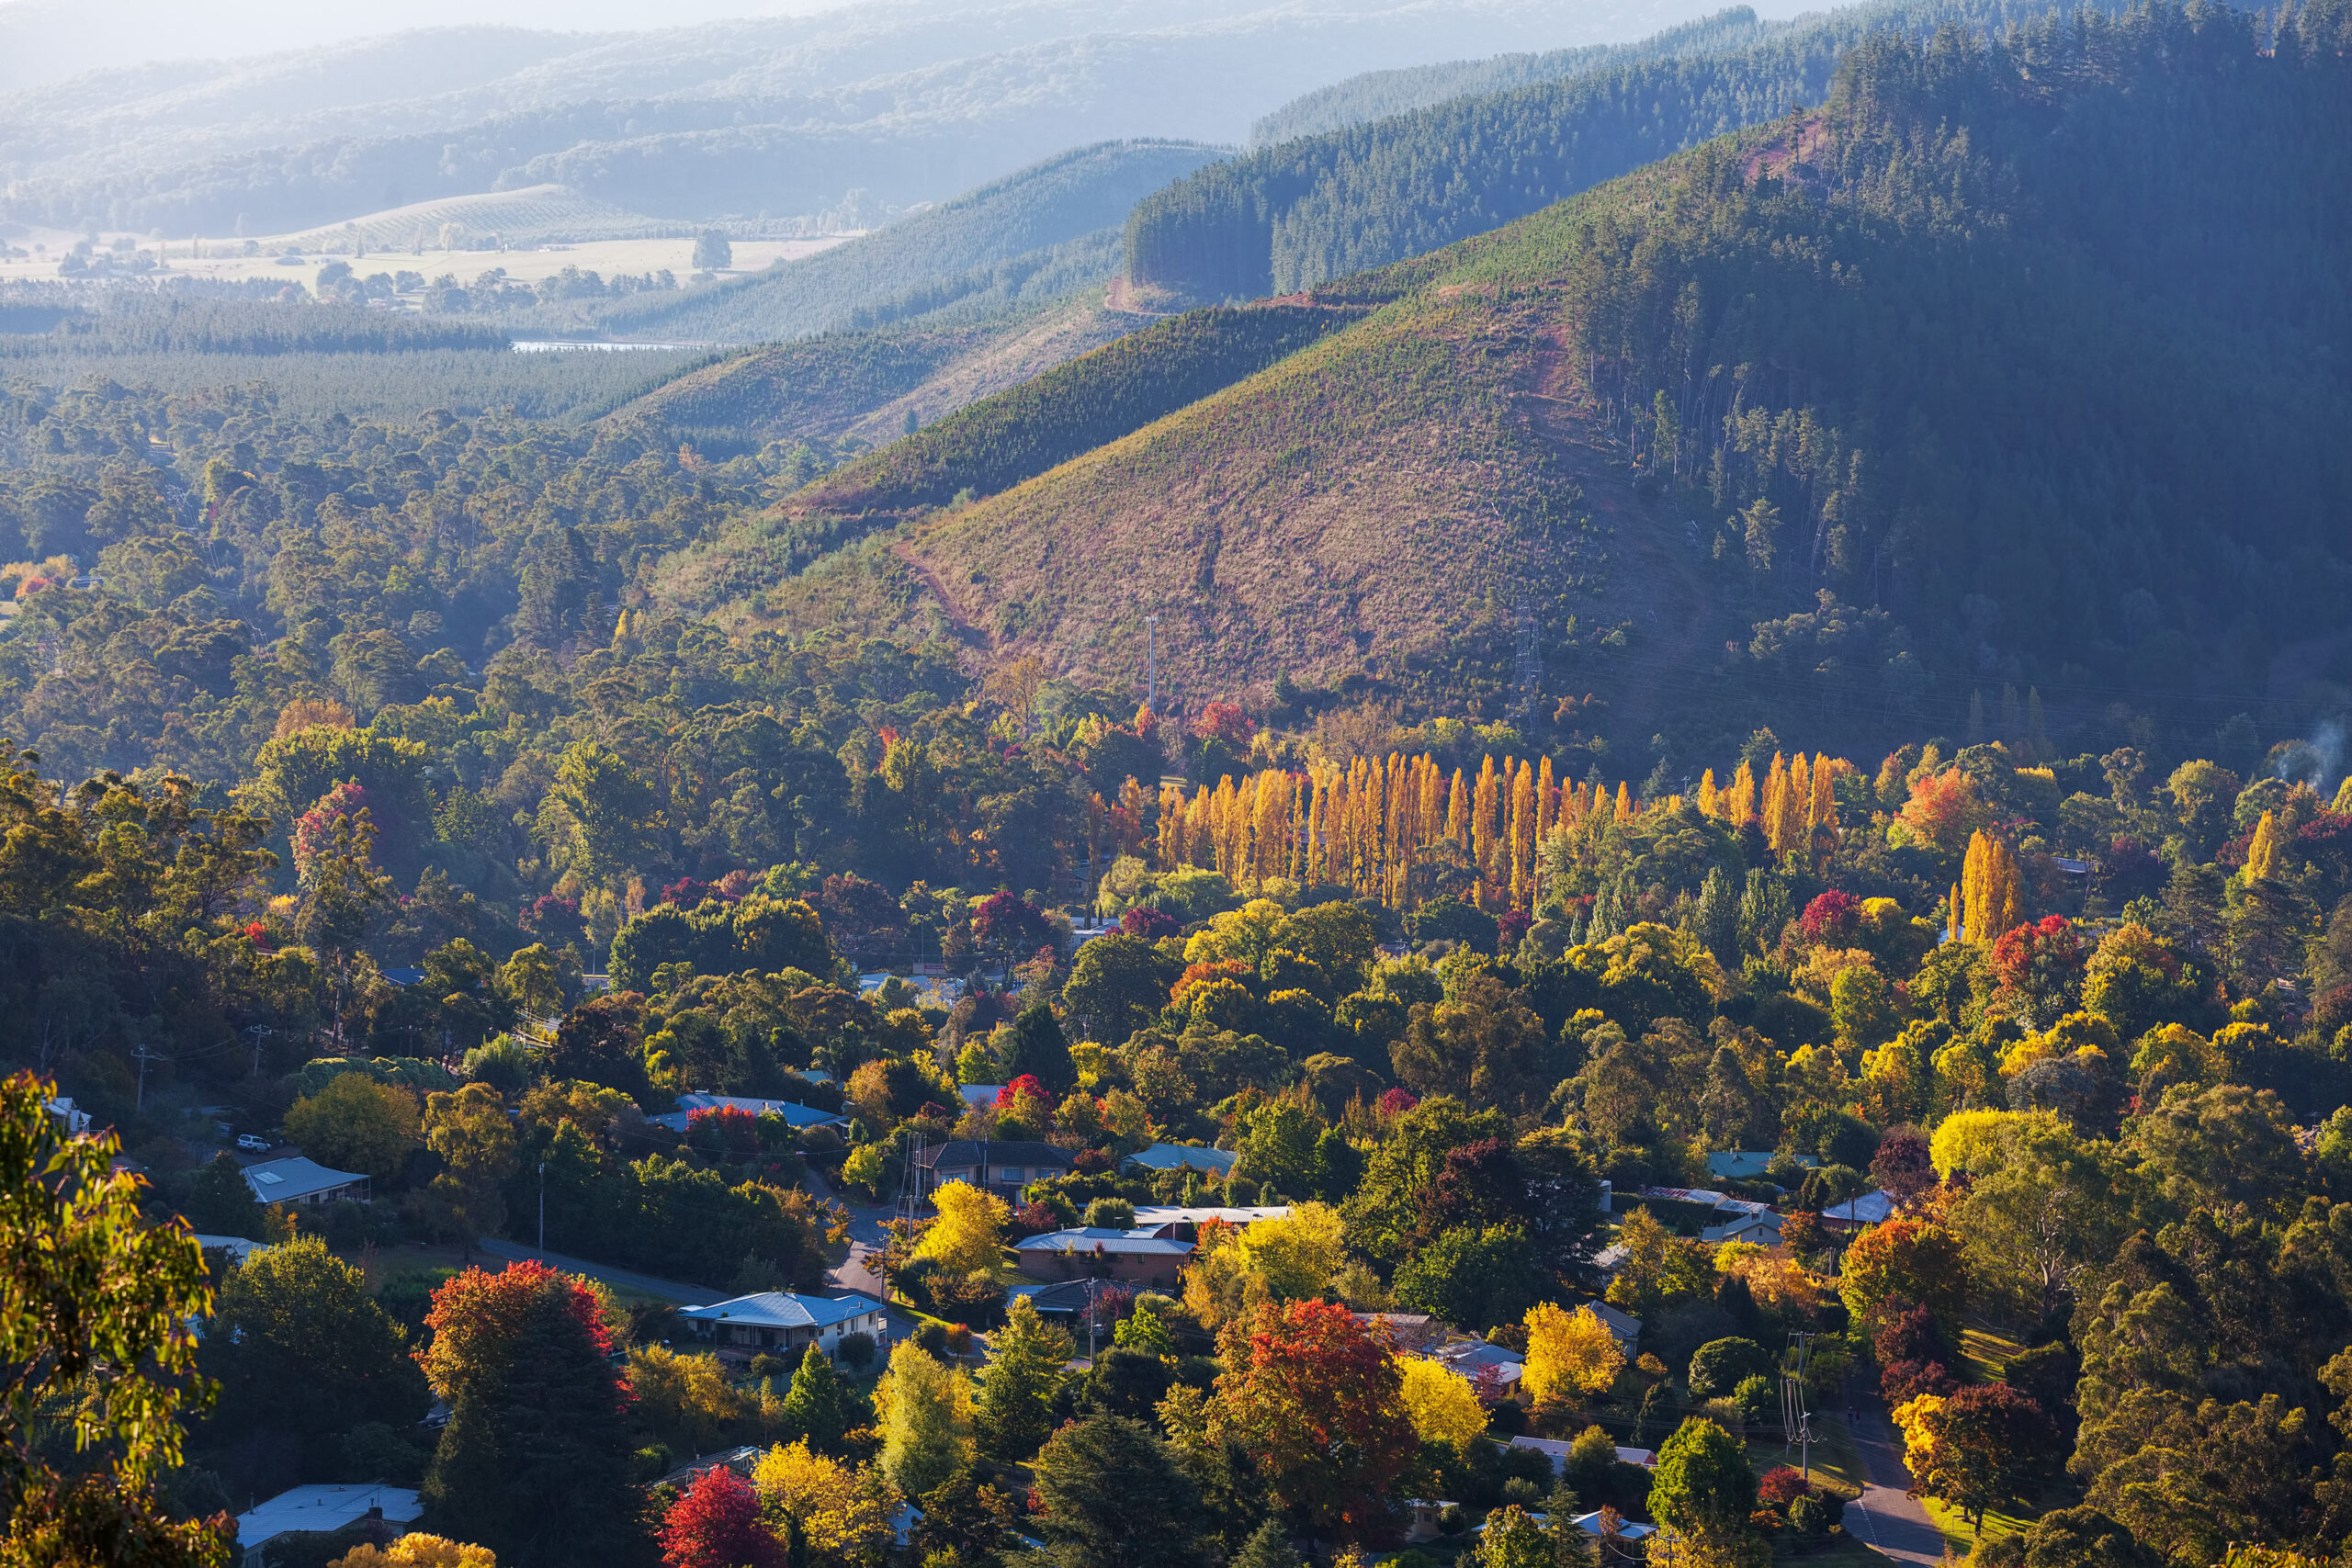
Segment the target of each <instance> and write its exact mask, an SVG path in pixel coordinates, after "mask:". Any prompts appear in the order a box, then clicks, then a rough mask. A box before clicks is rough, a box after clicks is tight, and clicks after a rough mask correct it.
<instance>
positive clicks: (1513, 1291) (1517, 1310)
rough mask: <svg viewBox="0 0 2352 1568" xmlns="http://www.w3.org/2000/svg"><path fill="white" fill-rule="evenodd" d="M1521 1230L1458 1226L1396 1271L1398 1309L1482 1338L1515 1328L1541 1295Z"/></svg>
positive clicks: (1540, 1287)
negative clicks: (1490, 1332) (1502, 1325)
mask: <svg viewBox="0 0 2352 1568" xmlns="http://www.w3.org/2000/svg"><path fill="white" fill-rule="evenodd" d="M1530 1252H1531V1249H1530V1247H1529V1244H1528V1239H1527V1232H1526V1231H1525V1230H1524V1229H1522V1228H1521V1227H1520V1226H1518V1225H1456V1226H1454V1227H1453V1229H1451V1230H1448V1231H1444V1232H1442V1233H1441V1234H1440V1235H1438V1236H1437V1238H1436V1239H1435V1240H1433V1241H1431V1242H1430V1244H1429V1245H1428V1246H1427V1247H1423V1248H1421V1250H1420V1251H1419V1252H1418V1253H1416V1254H1414V1255H1413V1256H1412V1257H1411V1258H1408V1259H1407V1260H1406V1261H1405V1263H1404V1264H1403V1265H1402V1266H1401V1267H1399V1268H1398V1269H1397V1280H1396V1295H1397V1305H1398V1306H1400V1307H1403V1308H1405V1309H1406V1310H1407V1311H1408V1312H1425V1313H1428V1314H1430V1315H1431V1316H1434V1317H1440V1318H1442V1319H1444V1320H1445V1321H1446V1322H1448V1323H1452V1324H1456V1325H1460V1326H1461V1327H1464V1328H1468V1329H1472V1330H1475V1331H1476V1332H1480V1333H1483V1332H1485V1331H1486V1330H1487V1329H1489V1328H1492V1327H1493V1326H1495V1325H1497V1324H1498V1323H1514V1322H1516V1321H1518V1319H1519V1318H1520V1317H1521V1315H1522V1314H1525V1313H1526V1311H1527V1309H1528V1308H1529V1307H1531V1306H1532V1305H1534V1304H1535V1298H1536V1296H1537V1295H1538V1294H1539V1293H1540V1292H1542V1290H1543V1281H1542V1280H1540V1279H1538V1278H1537V1276H1536V1273H1535V1269H1534V1266H1533V1263H1532V1258H1531V1256H1530Z"/></svg>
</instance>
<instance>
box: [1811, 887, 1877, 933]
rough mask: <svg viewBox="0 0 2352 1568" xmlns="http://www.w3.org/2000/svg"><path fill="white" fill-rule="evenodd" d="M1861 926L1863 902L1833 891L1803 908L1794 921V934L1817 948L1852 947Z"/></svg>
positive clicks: (1820, 895)
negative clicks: (1795, 927) (1795, 930)
mask: <svg viewBox="0 0 2352 1568" xmlns="http://www.w3.org/2000/svg"><path fill="white" fill-rule="evenodd" d="M1861 924H1862V901H1861V900H1860V898H1857V897H1854V896H1853V895H1852V894H1851V893H1840V892H1839V891H1838V889H1836V888H1835V887H1833V888H1831V889H1830V890H1829V891H1828V892H1826V893H1822V894H1817V895H1815V897H1814V900H1813V902H1812V903H1810V904H1807V905H1806V906H1805V907H1804V914H1802V915H1799V916H1798V917H1797V933H1798V934H1799V935H1800V936H1802V937H1804V940H1805V941H1807V942H1811V943H1813V944H1814V945H1815V946H1816V947H1851V946H1853V945H1854V933H1855V932H1856V931H1860V929H1861Z"/></svg>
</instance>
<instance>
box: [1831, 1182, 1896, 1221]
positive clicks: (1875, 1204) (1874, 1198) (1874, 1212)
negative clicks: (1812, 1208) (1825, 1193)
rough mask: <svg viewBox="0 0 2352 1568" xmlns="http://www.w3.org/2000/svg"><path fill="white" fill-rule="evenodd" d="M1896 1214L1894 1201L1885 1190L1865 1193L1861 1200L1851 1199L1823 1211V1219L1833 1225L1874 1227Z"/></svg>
mask: <svg viewBox="0 0 2352 1568" xmlns="http://www.w3.org/2000/svg"><path fill="white" fill-rule="evenodd" d="M1893 1213H1894V1198H1893V1197H1892V1196H1890V1195H1889V1194H1888V1193H1887V1192H1886V1191H1885V1190H1883V1189H1881V1190H1878V1191H1876V1192H1865V1193H1863V1194H1862V1195H1861V1196H1860V1197H1859V1198H1849V1199H1847V1200H1846V1201H1844V1202H1842V1203H1833V1204H1831V1205H1830V1206H1829V1207H1828V1208H1826V1209H1824V1210H1822V1211H1821V1217H1822V1218H1823V1219H1825V1220H1827V1221H1829V1222H1831V1223H1833V1224H1849V1225H1874V1224H1879V1223H1881V1222H1882V1221H1883V1220H1885V1219H1886V1218H1887V1217H1888V1216H1889V1215H1891V1214H1893Z"/></svg>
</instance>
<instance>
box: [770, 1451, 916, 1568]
mask: <svg viewBox="0 0 2352 1568" xmlns="http://www.w3.org/2000/svg"><path fill="white" fill-rule="evenodd" d="M752 1491H754V1492H756V1493H758V1494H759V1497H760V1506H761V1511H762V1512H763V1513H764V1514H767V1515H770V1516H771V1517H781V1518H783V1519H785V1520H786V1521H787V1522H788V1523H789V1525H790V1527H791V1529H792V1530H793V1533H794V1534H796V1535H797V1536H798V1537H799V1539H800V1541H801V1544H802V1545H803V1546H805V1547H806V1548H807V1555H808V1558H809V1561H810V1562H840V1563H850V1562H870V1561H873V1560H875V1559H876V1558H877V1557H878V1556H879V1555H880V1554H881V1553H882V1552H883V1551H886V1550H888V1547H889V1545H890V1543H891V1541H892V1540H894V1539H895V1537H894V1535H893V1533H892V1531H891V1528H890V1521H891V1518H892V1517H894V1516H895V1515H896V1514H897V1513H898V1511H899V1494H898V1493H897V1491H896V1490H895V1489H893V1488H892V1486H891V1485H890V1483H888V1481H885V1480H883V1479H882V1477H881V1475H880V1474H879V1473H878V1472H875V1471H871V1470H867V1471H863V1472H861V1471H856V1470H852V1469H851V1468H850V1467H849V1466H847V1465H845V1464H843V1463H842V1462H841V1461H839V1460H835V1459H831V1458H829V1457H827V1456H826V1455H824V1454H820V1453H817V1452H815V1451H813V1450H811V1449H810V1448H809V1443H808V1440H807V1439H806V1438H803V1439H802V1440H801V1441H799V1442H797V1443H793V1444H791V1445H789V1446H785V1445H782V1444H779V1445H778V1446H776V1447H775V1448H773V1449H770V1450H768V1451H767V1452H765V1453H763V1454H762V1455H761V1456H760V1461H759V1463H758V1464H757V1465H755V1466H753V1467H752Z"/></svg>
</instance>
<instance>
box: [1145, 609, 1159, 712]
mask: <svg viewBox="0 0 2352 1568" xmlns="http://www.w3.org/2000/svg"><path fill="white" fill-rule="evenodd" d="M1143 626H1144V655H1143V705H1144V706H1146V707H1148V708H1151V709H1153V710H1154V711H1157V710H1158V707H1159V616H1158V615H1146V616H1145V617H1144V618H1143Z"/></svg>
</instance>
